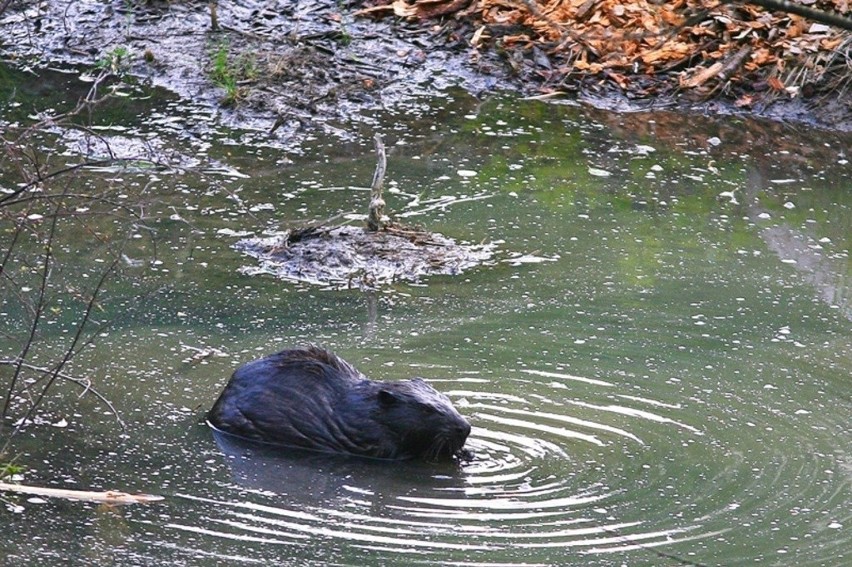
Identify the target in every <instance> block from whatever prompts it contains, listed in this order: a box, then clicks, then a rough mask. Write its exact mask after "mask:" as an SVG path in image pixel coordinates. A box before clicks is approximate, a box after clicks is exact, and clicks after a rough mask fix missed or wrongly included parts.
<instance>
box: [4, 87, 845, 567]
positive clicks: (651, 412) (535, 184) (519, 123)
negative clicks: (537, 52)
mask: <svg viewBox="0 0 852 567" xmlns="http://www.w3.org/2000/svg"><path fill="white" fill-rule="evenodd" d="M149 105H151V103H149V102H146V106H145V109H146V110H145V111H144V113H143V115H142V116H141V118H140V120H138V121H133V122H128V123H127V124H124V125H125V126H128V127H130V130H121V131H120V132H111V131H109V130H107V131H105V133H107V134H120V135H122V136H125V137H128V138H134V137H146V138H148V139H149V140H157V143H162V146H161V149H162V153H161V154H158V155H160V156H161V157H162V156H165V155H168V156H169V159H171V160H178V161H180V163H181V164H183V165H185V166H186V167H184V168H183V169H181V168H177V169H163V168H158V169H155V170H152V169H151V168H150V167H141V168H140V167H136V168H135V169H115V168H111V169H109V170H107V171H103V170H91V169H88V170H83V171H81V172H80V173H79V174H77V175H75V176H72V177H70V178H69V180H68V182H67V183H69V185H70V186H71V187H72V188H74V189H75V190H83V189H90V190H98V191H104V192H106V194H108V195H109V196H110V198H109V199H108V200H106V201H103V202H98V203H96V204H92V205H91V210H90V211H87V212H90V213H98V214H91V215H90V216H84V217H82V218H77V219H76V220H74V219H65V220H63V221H62V222H61V223H59V225H58V229H57V235H58V236H57V239H58V243H59V245H58V246H56V262H57V264H56V265H57V269H56V271H55V272H54V273H53V274H52V277H53V278H54V279H53V280H52V281H53V282H54V283H53V284H52V287H51V288H50V289H49V290H48V292H49V297H50V298H51V301H52V303H51V308H50V309H49V310H48V315H47V316H46V317H45V322H44V324H43V325H42V326H41V327H40V329H39V335H38V340H37V342H36V343H35V345H34V347H33V349H32V351H31V353H30V356H31V358H32V360H33V363H34V364H39V365H47V364H49V362H50V361H51V360H53V359H55V357H56V356H57V354H58V353H61V352H62V351H63V349H64V348H65V347H66V345H67V344H68V343H69V341H70V340H71V339H72V337H73V335H74V332H75V321H77V320H78V319H79V316H80V313H81V312H82V309H83V308H84V303H83V302H81V301H79V300H75V299H74V298H75V293H77V295H78V296H79V295H83V296H84V295H85V294H84V293H82V292H84V291H85V290H91V289H92V288H93V286H94V284H95V283H96V281H97V279H98V278H99V275H100V274H101V273H103V270H104V267H105V265H107V264H108V262H109V260H110V258H111V257H112V254H113V253H114V252H115V251H116V249H117V248H118V245H117V243H118V242H123V241H124V237H125V236H127V235H129V238H128V239H127V242H126V243H125V244H124V245H123V248H122V249H121V250H122V253H123V254H124V255H125V257H126V260H123V261H122V262H120V263H119V265H118V267H117V273H116V275H115V277H113V278H111V279H109V280H108V282H107V284H106V286H105V290H104V291H103V295H102V297H101V301H100V303H99V305H98V308H97V309H96V310H95V311H94V315H93V318H94V319H95V320H96V321H98V322H103V323H106V322H109V325H108V326H104V327H103V328H102V329H101V328H99V329H97V330H96V331H94V332H89V331H87V333H85V336H86V337H88V336H92V335H93V338H92V344H91V346H89V347H88V348H86V349H84V350H83V351H82V352H81V353H80V354H79V356H77V357H76V358H75V359H74V360H73V361H72V363H71V364H70V365H69V367H68V368H67V372H68V373H69V374H73V375H74V376H78V377H81V378H87V379H90V380H91V381H92V384H93V386H94V387H95V388H97V390H98V391H99V392H100V393H101V394H102V395H103V396H104V397H105V398H107V399H108V400H110V401H111V403H112V404H113V405H114V407H115V410H116V411H117V413H118V414H119V415H120V417H121V419H122V420H123V422H124V423H125V424H126V429H124V430H122V429H121V427H120V426H119V425H118V423H117V421H116V419H115V418H114V417H113V415H112V414H111V412H110V411H109V409H108V408H107V406H106V405H105V404H104V403H102V402H100V401H98V400H97V399H96V398H94V397H92V396H91V395H88V396H83V397H79V394H80V392H81V391H80V389H79V388H78V387H76V386H73V385H71V384H68V383H64V382H62V383H60V384H59V385H57V386H56V387H55V389H54V390H52V391H51V393H50V394H49V396H48V398H47V400H46V402H45V405H44V406H43V411H42V412H40V414H39V416H38V418H37V419H36V423H35V424H31V425H29V426H28V427H26V428H25V429H24V430H23V432H22V433H21V434H20V435H18V436H16V437H15V438H14V439H13V441H12V443H11V445H10V447H9V453H8V454H9V455H13V456H15V458H16V459H17V461H18V462H19V463H20V464H22V465H24V466H25V467H26V472H25V474H24V478H23V481H24V482H26V483H28V484H33V485H46V486H55V487H62V488H76V489H97V490H107V489H120V490H124V491H128V492H147V493H152V494H159V495H163V496H165V500H164V501H163V502H162V503H159V504H151V505H147V506H128V507H121V508H107V507H103V506H98V505H96V504H87V503H79V502H68V501H64V500H59V499H44V500H38V499H36V500H31V499H28V497H17V496H12V495H8V494H7V495H5V496H3V503H4V504H5V506H4V508H3V509H2V510H0V514H2V517H3V520H2V521H3V522H4V524H5V525H6V529H5V530H4V535H3V536H2V537H0V553H2V555H3V556H5V558H6V559H5V562H6V564H9V565H30V564H34V563H41V564H44V565H54V564H56V565H59V564H91V565H112V564H116V565H159V564H171V565H223V564H233V565H241V564H283V565H305V564H317V565H320V564H323V565H325V564H332V565H412V564H418V565H419V564H431V565H450V564H452V565H584V566H587V565H601V566H609V565H613V566H616V565H619V566H620V565H631V566H633V565H744V566H745V565H797V566H804V565H814V566H816V565H827V566H838V567H840V566H843V565H848V564H849V563H850V561H852V557H850V554H849V553H850V552H849V550H850V549H852V545H850V544H852V537H850V526H851V525H852V514H850V509H852V506H850V504H852V490H850V488H852V487H851V486H850V485H852V431H850V424H852V419H851V418H852V396H850V391H852V390H850V375H852V340H850V339H852V333H850V320H852V305H851V304H850V298H849V297H850V293H849V292H850V262H849V249H850V244H852V166H850V165H849V162H848V159H849V156H848V151H849V150H848V148H849V147H850V141H852V140H851V139H850V137H849V136H848V135H839V134H838V135H835V134H826V133H823V132H815V131H808V130H807V129H805V128H792V127H785V126H779V125H773V124H767V123H761V122H756V121H748V120H742V119H736V118H730V117H728V118H719V117H702V116H696V115H678V114H669V113H658V114H641V115H613V114H608V113H604V112H599V111H594V110H590V109H583V108H574V107H569V106H558V105H547V104H543V103H539V102H524V101H518V100H515V99H512V98H509V97H494V98H491V99H488V100H485V101H475V100H471V99H469V98H466V97H464V96H463V95H453V96H449V95H448V96H447V97H446V98H445V99H437V100H432V101H416V104H414V103H413V104H412V106H411V108H409V109H404V110H402V111H399V112H397V113H393V112H389V113H388V114H387V115H384V116H378V117H376V119H377V120H378V123H379V124H380V126H379V128H378V129H379V130H380V131H382V133H383V134H384V135H385V139H386V142H387V144H388V147H389V169H388V176H387V181H388V183H389V187H388V189H389V193H388V195H386V197H387V201H388V205H389V207H390V209H391V211H392V212H396V213H397V214H399V215H400V216H403V220H405V221H406V222H418V223H422V224H424V225H426V226H428V227H429V228H430V229H432V230H436V231H439V232H442V233H443V234H446V235H448V236H451V237H454V238H457V239H461V240H465V241H469V242H480V241H491V242H498V243H499V246H498V249H499V253H498V257H497V259H496V260H495V262H493V263H492V264H491V265H487V266H482V267H480V268H477V269H474V270H472V271H469V272H467V273H465V274H463V275H461V276H456V277H449V276H442V277H436V278H431V279H428V280H425V281H424V282H421V284H420V285H405V284H400V285H398V286H395V287H392V288H385V289H381V290H378V291H376V292H370V293H367V292H362V291H355V290H351V291H347V290H344V291H332V290H323V289H320V288H317V287H311V286H307V285H294V284H290V283H283V282H280V281H276V280H275V279H273V278H271V277H269V276H247V275H243V274H242V273H241V272H240V268H241V267H244V266H252V265H253V263H254V260H253V259H251V258H248V257H245V256H242V255H241V254H240V253H239V252H237V251H235V250H233V249H232V245H233V244H234V243H235V242H236V241H237V240H238V237H237V236H234V235H233V232H234V231H247V232H250V233H253V234H262V233H263V232H264V231H270V230H277V229H280V228H283V227H286V226H289V225H291V224H292V223H298V222H303V221H305V220H322V219H326V218H329V217H331V216H333V215H336V214H338V213H341V212H349V211H357V212H363V209H364V208H365V207H366V198H365V195H366V194H365V192H364V191H363V190H362V189H363V188H364V187H365V186H367V185H368V184H369V181H370V177H371V174H372V169H373V157H372V154H371V146H370V143H369V142H368V140H369V136H365V137H364V141H363V142H346V143H343V142H339V141H336V140H335V138H334V137H331V136H317V139H316V140H315V141H313V142H311V143H309V144H308V145H306V146H305V149H304V152H303V153H302V155H300V156H297V155H293V154H292V153H290V154H287V153H285V152H283V151H280V150H276V149H274V148H269V147H260V146H258V145H251V144H240V143H238V142H239V136H240V134H239V133H234V132H218V133H216V132H212V133H210V132H208V133H205V134H201V135H197V136H186V135H185V132H186V128H184V127H185V126H186V125H187V124H189V123H191V120H189V119H187V118H182V120H183V122H180V121H178V122H177V123H175V122H173V121H172V116H173V115H180V116H185V114H184V115H181V114H180V112H179V111H178V109H177V107H176V106H174V105H173V104H172V103H163V105H162V106H161V107H160V108H157V106H156V105H151V106H150V108H153V110H151V109H150V108H149ZM201 113H203V112H202V111H198V114H196V115H195V116H198V115H200V114H201ZM235 141H236V142H237V143H235ZM43 143H44V144H46V145H47V144H55V143H56V140H55V135H48V136H45V140H44V142H43ZM59 146H60V147H63V148H64V146H62V145H61V144H59ZM158 147H159V146H158ZM63 154H64V155H63ZM175 156H183V157H181V158H180V159H178V157H175ZM74 159H76V158H75V157H74V154H73V152H70V153H69V152H66V151H65V150H62V151H56V152H55V154H54V155H53V157H52V160H53V161H52V162H51V163H54V164H56V163H60V162H61V161H62V160H70V161H73V160H74ZM193 160H195V161H194V162H193ZM196 162H197V163H196ZM187 164H188V165H187ZM235 172H240V173H241V174H243V175H242V176H237V175H234V173H235ZM459 172H462V173H461V174H460V173H459ZM468 172H472V173H468ZM4 187H11V181H10V177H9V174H8V173H6V174H5V177H4ZM728 192H732V194H731V195H728V194H727V193H728ZM116 203H120V204H122V205H126V207H125V208H123V209H121V210H120V211H118V210H116V208H115V206H114V205H115V204H116ZM439 205H440V206H439ZM39 211H43V212H49V209H32V210H28V214H32V213H37V212H39ZM101 213H103V214H101ZM107 213H111V214H107ZM409 213H419V214H409ZM406 215H408V216H406ZM2 222H4V223H6V226H5V227H4V229H3V231H2V233H0V238H3V239H4V240H3V245H2V250H6V249H7V248H8V247H9V245H10V235H11V234H12V232H11V228H10V227H11V225H10V222H11V221H10V219H9V218H8V217H4V218H3V220H2ZM44 227H45V224H42V225H41V230H42V234H43V230H44ZM16 250H17V253H16V254H15V255H14V256H13V257H12V258H10V260H9V261H8V264H7V265H6V266H5V267H4V268H5V269H9V268H11V269H12V270H13V271H12V272H11V273H12V274H13V276H14V278H15V281H16V283H26V282H30V283H32V282H34V281H35V280H34V279H32V280H31V279H27V278H32V276H33V274H34V273H38V270H37V267H38V266H39V263H38V261H37V260H35V259H36V258H39V257H40V256H39V254H38V252H40V250H39V249H38V248H37V247H36V246H34V245H33V244H32V241H31V240H27V241H26V242H24V243H23V244H19V245H18V247H17V248H16ZM26 266H29V268H27V267H26ZM60 267H61V269H59V268H60ZM7 273H9V272H7ZM37 292H38V288H37V287H36V286H35V285H34V284H33V285H30V286H29V289H28V290H25V291H23V292H17V293H16V292H14V291H13V289H12V287H11V286H10V285H6V287H5V288H4V290H3V294H4V295H3V303H2V310H0V311H2V317H3V319H2V325H3V329H2V332H3V336H4V337H5V338H4V340H3V343H2V352H0V356H2V357H4V358H9V357H13V356H15V355H16V354H17V353H18V352H19V346H20V344H21V342H22V341H23V340H24V339H25V338H26V336H27V333H28V329H29V328H28V321H30V320H31V314H30V313H28V311H27V310H26V308H24V307H22V305H23V303H22V301H27V300H32V298H33V297H34V294H35V293H37ZM92 328H96V326H93V327H92ZM307 341H312V342H317V343H321V344H323V345H325V346H327V347H329V348H331V349H333V350H335V351H337V352H338V353H339V354H341V355H342V356H343V357H344V358H346V359H347V360H349V361H350V362H352V363H353V364H355V365H356V366H358V367H359V368H360V369H361V370H362V371H363V372H365V373H366V374H367V375H369V376H371V377H373V378H376V379H386V380H393V379H400V378H404V377H409V376H411V375H420V376H424V377H425V378H427V379H428V380H430V382H431V383H433V385H435V386H436V387H437V388H438V389H440V390H442V391H445V392H447V393H448V394H449V395H450V397H451V398H452V399H453V400H454V402H455V403H456V405H457V407H458V408H459V410H460V411H461V412H462V413H463V414H465V415H467V416H468V417H469V418H470V420H471V422H472V423H473V425H474V429H473V432H472V434H471V438H470V439H469V441H468V447H469V448H470V449H471V450H472V451H473V452H474V453H475V455H476V458H475V459H474V460H473V461H472V462H470V463H467V464H464V465H463V466H462V467H461V468H458V469H456V468H453V467H439V466H435V465H422V464H421V465H417V464H411V463H409V464H399V465H396V464H394V465H390V464H384V463H382V464H375V463H369V462H368V463H364V462H357V461H348V460H337V459H330V458H326V457H304V456H301V457H295V456H289V455H268V454H251V455H248V456H246V455H241V454H239V451H237V450H236V449H234V448H232V447H227V446H222V447H220V446H219V445H217V443H216V441H215V440H214V439H213V437H212V435H211V434H210V431H209V430H208V429H207V428H206V427H205V426H204V425H203V423H202V420H203V415H204V412H205V410H206V409H208V408H209V407H210V405H211V404H212V402H213V401H214V399H215V398H216V396H217V395H218V392H219V391H220V389H221V388H222V386H223V385H224V383H225V382H226V380H227V378H228V376H229V374H230V373H231V372H232V371H233V369H234V368H235V367H236V366H237V365H239V364H241V363H243V362H245V361H248V360H251V359H253V358H257V357H260V356H262V355H263V354H266V353H269V352H272V351H274V350H276V349H279V348H283V347H285V346H289V345H294V344H301V343H304V342H307ZM10 376H11V370H10V368H9V367H2V368H0V384H4V388H3V391H4V392H5V389H6V388H5V384H7V383H8V380H9V379H10ZM22 408H24V404H23V402H20V401H19V402H18V403H16V404H15V405H14V408H13V409H14V410H15V411H14V412H13V414H14V416H13V417H16V416H17V417H19V416H20V415H21V411H22ZM7 431H8V428H7ZM226 455H230V456H226Z"/></svg>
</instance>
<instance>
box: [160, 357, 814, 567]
mask: <svg viewBox="0 0 852 567" xmlns="http://www.w3.org/2000/svg"><path fill="white" fill-rule="evenodd" d="M518 375H528V376H533V377H534V379H532V380H531V379H527V378H525V377H520V378H515V379H514V381H512V380H506V379H502V380H501V384H510V385H511V386H510V388H509V389H511V390H512V391H514V392H518V391H523V392H526V395H524V396H519V395H517V394H501V393H499V392H495V391H494V389H495V384H489V383H487V382H482V383H476V382H475V384H476V388H479V389H473V388H470V383H468V382H465V383H462V382H456V383H453V384H450V386H451V387H452V386H455V388H456V389H454V390H453V389H450V390H449V395H450V396H451V397H452V398H453V399H454V401H455V402H456V404H457V407H459V409H460V411H462V413H464V414H466V415H468V416H469V417H470V418H471V421H472V422H473V423H474V429H473V432H472V434H471V438H470V439H469V442H468V445H467V447H468V448H469V449H470V450H471V451H473V453H474V454H475V458H474V459H473V460H472V461H470V462H467V463H462V464H461V465H458V466H443V465H426V464H422V463H420V464H417V463H388V462H375V461H365V460H359V459H339V458H336V457H329V456H325V455H316V454H311V455H307V456H306V455H300V456H282V455H280V454H278V455H275V454H268V453H265V452H263V451H260V450H258V449H250V450H243V449H240V448H235V447H229V446H226V445H223V446H222V448H223V450H224V451H225V453H226V454H228V455H229V467H230V471H231V474H232V477H233V479H234V480H235V481H236V483H237V486H238V487H241V489H242V490H243V491H244V492H243V493H242V495H241V496H240V497H239V498H237V497H235V498H233V499H231V500H222V499H221V498H215V497H202V496H197V495H189V494H185V495H182V498H184V499H185V500H186V501H187V502H188V503H190V504H191V505H192V506H198V507H202V508H203V509H204V510H205V514H204V517H205V518H206V521H205V522H204V523H203V524H200V525H199V524H198V523H192V522H190V521H184V522H182V521H179V520H178V519H175V520H174V521H172V522H170V523H169V524H168V526H167V527H168V528H169V529H170V530H177V531H179V532H183V533H185V534H187V536H193V537H200V538H203V541H205V542H206V545H210V544H211V542H212V545H213V546H214V547H215V546H217V545H221V546H222V549H221V553H223V554H224V553H226V552H227V549H228V546H227V544H226V543H223V542H228V541H234V540H237V541H241V542H243V544H247V545H251V546H252V547H253V548H254V549H255V554H253V555H252V557H253V558H257V557H280V554H281V553H283V552H281V551H280V550H279V551H274V550H275V549H278V548H281V547H286V548H287V551H286V555H287V556H288V557H293V558H294V560H293V562H294V564H296V563H299V562H303V563H304V562H308V563H310V562H311V561H313V560H316V561H319V562H331V563H340V564H357V563H358V560H356V559H354V558H356V557H359V554H363V553H364V552H366V551H369V552H370V553H371V554H377V555H376V557H378V558H379V559H377V561H378V563H377V564H383V565H385V564H407V563H411V562H415V563H420V562H425V563H430V564H459V565H468V564H470V565H473V564H475V565H502V564H511V565H554V564H564V562H565V561H568V562H569V563H570V562H572V561H576V562H577V563H579V564H589V563H588V562H590V561H592V557H597V558H598V559H597V561H600V562H601V564H610V562H611V561H612V562H616V563H613V564H620V562H621V561H622V559H621V557H622V555H624V554H628V556H630V557H634V558H636V559H635V560H637V561H640V562H643V561H644V562H646V564H655V562H658V561H662V560H663V559H664V558H665V560H666V561H668V562H669V563H671V562H672V561H676V562H677V561H679V562H681V563H682V564H687V565H690V564H691V565H705V564H713V560H712V558H713V551H712V550H713V549H714V547H715V546H717V545H722V544H723V543H724V542H725V541H726V538H727V537H728V535H727V534H728V533H729V532H730V531H731V530H735V529H737V528H743V529H748V528H750V527H751V529H757V528H756V526H755V521H754V519H753V517H754V516H755V515H756V513H757V510H758V509H760V510H761V512H760V513H761V514H766V513H767V510H766V509H765V508H766V507H767V506H770V507H772V508H771V509H770V510H768V513H769V514H770V515H777V516H779V518H780V517H781V515H782V514H783V513H786V512H785V510H786V509H788V508H789V507H792V506H793V501H797V500H799V499H800V498H801V496H802V494H801V491H794V493H793V494H790V493H789V491H791V490H792V489H791V488H788V489H787V490H788V494H787V495H786V496H785V493H784V491H783V490H778V489H777V487H776V486H775V485H776V484H777V483H778V482H779V481H780V480H782V479H784V478H785V477H788V476H790V477H792V476H798V475H800V474H801V473H802V471H801V470H795V471H793V470H791V467H793V466H794V465H793V464H792V463H785V462H779V463H776V464H777V467H776V468H775V469H773V470H771V471H770V470H767V469H766V467H765V465H760V464H757V463H760V462H763V461H764V460H765V459H766V456H765V455H762V456H760V457H759V458H757V459H754V458H753V457H751V456H750V455H749V453H752V452H753V451H754V449H753V448H746V447H742V448H740V449H739V450H738V449H736V448H734V447H731V446H725V444H724V443H722V442H721V441H720V440H719V439H714V436H713V435H711V434H708V431H706V430H707V429H709V427H708V423H707V422H705V423H701V422H700V421H697V420H698V414H696V413H694V412H693V411H691V410H687V409H686V408H684V407H682V406H681V405H680V404H678V403H672V402H670V401H662V400H653V399H650V398H648V397H645V396H641V395H636V394H635V393H629V394H628V393H620V392H618V389H619V388H618V387H617V386H615V385H613V384H609V383H606V382H603V381H600V380H591V379H588V380H584V379H582V377H574V376H569V375H559V374H556V373H547V374H545V373H544V372H540V373H539V372H529V371H527V372H519V373H518ZM513 382H514V383H513ZM567 382H571V383H572V384H573V383H579V384H584V387H585V388H587V389H585V390H580V391H578V390H577V389H576V388H574V387H572V389H568V388H566V383H567ZM581 397H582V399H580V398H581ZM696 454H702V455H705V457H704V458H703V459H700V458H697V457H696V456H695V455H696ZM681 463H692V464H690V465H687V466H682V465H681ZM696 463H697V464H696ZM805 466H807V467H811V468H813V467H815V466H819V465H817V464H816V463H815V462H811V463H808V464H805ZM825 466H828V465H827V464H825ZM811 474H812V475H816V474H817V473H816V471H811ZM770 475H771V476H772V477H773V478H767V477H768V476H770ZM819 498H821V499H823V500H824V499H825V495H820V496H819ZM826 521H829V520H828V519H827V520H826ZM758 533H760V534H761V535H762V536H763V537H767V536H769V534H771V529H770V528H767V529H765V530H763V529H761V530H758ZM188 541H192V538H190V539H189V540H188ZM189 547H190V548H191V547H192V546H191V545H190V546H189ZM187 551H189V549H187ZM207 551H208V552H209V550H207ZM258 554H259V555H258ZM566 557H567V558H574V559H570V560H565V559H564V558H566ZM580 558H585V559H580ZM607 558H610V559H607Z"/></svg>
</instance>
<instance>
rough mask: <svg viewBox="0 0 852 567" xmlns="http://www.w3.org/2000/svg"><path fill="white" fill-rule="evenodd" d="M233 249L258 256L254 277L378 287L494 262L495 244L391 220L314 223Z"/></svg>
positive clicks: (247, 241)
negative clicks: (366, 224)
mask: <svg viewBox="0 0 852 567" xmlns="http://www.w3.org/2000/svg"><path fill="white" fill-rule="evenodd" d="M234 247H235V248H236V249H237V250H240V251H242V252H244V253H246V254H248V255H249V256H252V257H254V258H257V259H258V260H259V265H258V266H255V267H244V268H242V270H241V271H242V272H243V273H246V274H250V275H254V274H271V275H274V276H276V277H278V278H281V279H283V280H288V281H293V282H302V283H309V284H315V285H321V286H324V287H328V288H333V289H350V288H356V289H375V288H378V287H382V286H386V285H390V284H394V283H398V282H410V283H417V282H419V281H420V280H421V279H422V278H423V277H425V276H432V275H457V274H461V273H462V272H464V271H466V270H469V269H471V268H473V267H475V266H478V265H480V264H483V263H485V262H488V261H489V260H491V258H492V257H493V255H494V252H495V248H496V245H494V244H464V243H458V242H456V241H455V240H453V239H452V238H448V237H446V236H443V235H441V234H438V233H434V232H428V231H424V230H421V229H418V228H412V227H406V226H402V225H398V224H389V225H388V226H386V227H385V228H384V229H383V230H379V231H371V230H368V229H366V228H362V227H357V226H348V225H343V226H333V227H310V228H307V229H302V230H294V231H287V232H285V233H284V234H283V235H279V236H273V237H266V238H246V239H243V240H240V241H239V242H237V243H236V244H235V245H234Z"/></svg>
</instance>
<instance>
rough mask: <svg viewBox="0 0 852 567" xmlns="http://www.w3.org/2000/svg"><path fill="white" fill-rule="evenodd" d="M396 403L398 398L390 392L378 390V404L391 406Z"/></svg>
mask: <svg viewBox="0 0 852 567" xmlns="http://www.w3.org/2000/svg"><path fill="white" fill-rule="evenodd" d="M397 401H399V398H398V397H397V396H396V394H394V393H393V392H391V391H390V390H379V403H381V404H382V405H384V406H392V405H394V404H395V403H396V402H397Z"/></svg>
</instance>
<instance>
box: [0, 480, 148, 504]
mask: <svg viewBox="0 0 852 567" xmlns="http://www.w3.org/2000/svg"><path fill="white" fill-rule="evenodd" d="M0 491H5V492H16V493H18V494H30V495H33V496H45V497H48V498H63V499H65V500H77V501H83V502H96V503H99V504H150V503H151V502H160V501H161V500H164V498H163V497H162V496H156V495H154V494H128V493H126V492H120V491H117V490H107V491H105V492H95V491H90V490H69V489H66V488H47V487H43V486H27V485H24V484H10V483H8V482H0Z"/></svg>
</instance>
